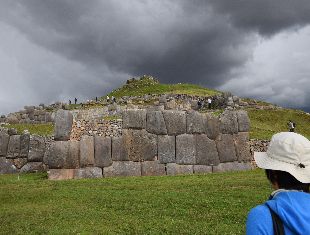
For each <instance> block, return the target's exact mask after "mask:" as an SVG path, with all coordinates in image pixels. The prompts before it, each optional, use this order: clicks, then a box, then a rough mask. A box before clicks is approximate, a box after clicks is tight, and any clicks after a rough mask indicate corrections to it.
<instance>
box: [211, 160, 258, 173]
mask: <svg viewBox="0 0 310 235" xmlns="http://www.w3.org/2000/svg"><path fill="white" fill-rule="evenodd" d="M251 169H252V167H251V164H250V163H249V162H247V163H246V162H226V163H220V164H219V165H217V166H214V167H213V172H225V171H245V170H251Z"/></svg>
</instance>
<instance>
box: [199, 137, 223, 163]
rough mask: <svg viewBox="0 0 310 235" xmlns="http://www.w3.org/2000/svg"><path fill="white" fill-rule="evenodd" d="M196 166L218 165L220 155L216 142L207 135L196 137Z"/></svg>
mask: <svg viewBox="0 0 310 235" xmlns="http://www.w3.org/2000/svg"><path fill="white" fill-rule="evenodd" d="M195 138H196V164H198V165H218V164H219V163H220V159H219V155H218V152H217V148H216V143H215V141H214V140H211V139H209V138H208V136H207V135H205V134H202V135H196V136H195Z"/></svg>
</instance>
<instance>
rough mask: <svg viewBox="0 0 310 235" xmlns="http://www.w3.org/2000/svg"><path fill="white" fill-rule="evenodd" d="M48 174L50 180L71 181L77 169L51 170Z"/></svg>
mask: <svg viewBox="0 0 310 235" xmlns="http://www.w3.org/2000/svg"><path fill="white" fill-rule="evenodd" d="M47 173H48V179H49V180H69V179H73V178H74V174H75V169H50V170H49V171H48V172H47Z"/></svg>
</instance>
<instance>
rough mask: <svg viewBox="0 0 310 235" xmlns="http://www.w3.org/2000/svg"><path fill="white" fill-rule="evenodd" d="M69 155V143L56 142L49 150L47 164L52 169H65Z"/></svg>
mask: <svg viewBox="0 0 310 235" xmlns="http://www.w3.org/2000/svg"><path fill="white" fill-rule="evenodd" d="M68 154H69V141H55V142H52V143H51V146H50V148H49V150H48V157H47V164H48V166H49V168H50V169H60V168H64V166H65V162H66V159H67V158H68Z"/></svg>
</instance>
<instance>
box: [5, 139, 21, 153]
mask: <svg viewBox="0 0 310 235" xmlns="http://www.w3.org/2000/svg"><path fill="white" fill-rule="evenodd" d="M19 154H20V135H12V136H10V140H9V145H8V152H7V158H17V157H19Z"/></svg>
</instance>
